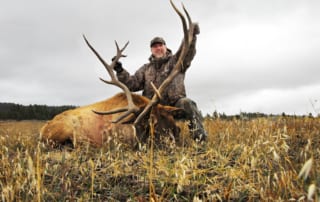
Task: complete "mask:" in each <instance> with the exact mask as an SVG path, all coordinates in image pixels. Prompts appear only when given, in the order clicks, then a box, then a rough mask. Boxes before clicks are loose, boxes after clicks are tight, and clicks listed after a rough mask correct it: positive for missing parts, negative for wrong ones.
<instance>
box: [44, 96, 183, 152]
mask: <svg viewBox="0 0 320 202" xmlns="http://www.w3.org/2000/svg"><path fill="white" fill-rule="evenodd" d="M132 99H133V102H134V104H135V105H136V106H137V107H138V108H141V110H142V109H143V108H144V107H145V106H146V105H147V104H148V103H149V102H150V100H149V99H147V98H145V97H143V96H140V95H136V94H132ZM126 105H127V98H126V96H125V94H123V93H119V94H117V95H115V96H113V97H111V98H109V99H107V100H104V101H101V102H97V103H94V104H91V105H88V106H83V107H79V108H76V109H72V110H68V111H65V112H63V113H61V114H58V115H57V116H55V117H54V119H52V120H51V121H49V122H47V123H46V124H45V125H44V126H43V127H42V129H41V131H40V136H41V139H42V140H45V141H46V140H48V141H50V142H53V143H58V144H64V143H66V142H72V144H73V145H77V144H78V143H83V142H88V143H90V144H92V145H94V146H98V147H100V146H103V145H108V144H115V143H121V144H124V145H128V146H130V147H135V146H137V144H138V143H139V142H145V141H146V140H147V138H148V136H149V121H148V119H143V120H142V121H141V122H140V123H139V124H137V125H136V126H134V125H133V122H134V120H135V116H134V115H133V114H132V115H130V116H127V117H126V118H125V119H123V120H122V123H114V122H113V120H114V119H115V118H116V117H118V115H115V114H110V115H100V114H97V113H94V112H93V111H92V110H98V111H110V110H112V109H116V108H123V107H124V106H126ZM150 113H151V114H150V116H153V117H155V121H154V122H155V124H154V125H155V135H156V136H157V137H159V136H160V135H167V136H169V137H175V140H178V139H179V138H178V136H179V128H178V127H177V126H176V124H175V121H174V118H173V115H175V113H180V110H179V109H177V108H174V107H170V106H162V105H157V106H156V107H154V109H153V110H152V111H151V112H150ZM146 117H148V116H146ZM163 129H165V131H164V130H163Z"/></svg>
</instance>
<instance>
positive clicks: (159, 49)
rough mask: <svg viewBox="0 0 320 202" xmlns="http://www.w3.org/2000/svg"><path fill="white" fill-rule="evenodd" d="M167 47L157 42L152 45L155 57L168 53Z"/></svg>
mask: <svg viewBox="0 0 320 202" xmlns="http://www.w3.org/2000/svg"><path fill="white" fill-rule="evenodd" d="M166 52H167V47H166V45H164V44H162V43H156V44H153V45H152V46H151V53H152V55H153V56H154V57H155V58H162V57H164V56H165V55H166Z"/></svg>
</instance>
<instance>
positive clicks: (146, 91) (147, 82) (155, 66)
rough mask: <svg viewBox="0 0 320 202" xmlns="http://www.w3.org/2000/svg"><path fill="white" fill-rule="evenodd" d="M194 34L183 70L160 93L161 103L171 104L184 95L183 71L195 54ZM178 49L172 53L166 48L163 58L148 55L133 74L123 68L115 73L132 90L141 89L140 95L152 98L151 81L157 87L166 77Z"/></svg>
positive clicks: (177, 56) (171, 67)
mask: <svg viewBox="0 0 320 202" xmlns="http://www.w3.org/2000/svg"><path fill="white" fill-rule="evenodd" d="M195 45H196V36H195V37H194V40H193V41H192V45H191V47H190V49H189V52H188V53H187V55H186V57H185V60H184V62H183V66H184V68H183V69H184V71H183V72H180V73H179V74H178V75H177V76H176V77H175V78H174V79H173V80H172V82H171V83H170V84H169V85H168V86H167V88H166V89H165V90H164V92H163V94H162V100H161V101H160V103H161V104H164V105H171V106H173V105H174V104H175V103H176V102H177V101H178V100H179V99H180V98H183V97H186V90H185V85H184V78H185V72H186V70H187V69H188V67H189V66H190V64H191V61H192V59H193V58H194V56H195V54H196V48H195ZM180 53H181V46H180V49H179V50H178V51H177V53H176V54H174V55H173V54H172V52H171V50H170V49H167V55H166V57H164V58H161V59H156V58H154V57H153V56H152V55H151V56H150V57H149V63H147V64H144V65H143V66H142V67H141V68H140V69H138V70H137V71H136V72H135V74H134V75H130V74H129V73H128V71H126V70H125V69H123V71H122V72H120V73H117V77H118V79H119V80H120V81H121V82H123V83H124V84H126V85H127V87H128V88H129V89H130V91H132V92H136V91H140V90H143V92H142V95H143V96H146V97H148V98H149V99H151V98H152V96H153V95H154V90H153V88H152V87H151V82H153V84H154V85H155V86H156V87H157V88H158V87H159V86H160V85H161V83H162V82H163V81H164V80H165V79H166V78H167V77H168V75H169V74H170V72H171V70H172V69H173V67H174V65H175V63H176V62H177V59H178V58H179V55H180Z"/></svg>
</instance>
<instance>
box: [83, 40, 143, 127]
mask: <svg viewBox="0 0 320 202" xmlns="http://www.w3.org/2000/svg"><path fill="white" fill-rule="evenodd" d="M83 38H84V40H85V42H86V44H87V45H88V46H89V48H90V49H91V50H92V52H93V53H94V54H95V55H96V56H97V58H98V59H99V60H100V62H101V63H102V64H103V66H104V67H105V69H106V70H107V72H108V73H109V75H110V77H111V81H106V80H104V79H102V78H100V80H101V81H103V82H105V83H107V84H112V85H115V86H118V87H120V88H121V89H122V90H123V91H124V93H125V95H126V97H127V100H128V106H127V107H125V108H120V109H115V110H111V111H106V112H98V111H95V110H93V112H95V113H97V114H100V115H108V114H115V113H119V112H125V113H124V114H122V115H121V116H119V117H118V118H117V119H116V120H114V121H112V122H113V123H117V122H119V121H121V120H122V119H124V118H125V117H127V116H129V114H131V113H136V112H138V111H139V108H138V107H137V106H136V105H135V104H134V103H133V99H132V95H131V92H130V90H129V89H128V87H127V86H126V85H125V84H123V83H121V82H120V81H119V80H118V79H117V77H116V76H115V74H114V72H113V68H114V66H115V65H116V63H117V62H118V60H119V59H120V57H126V56H125V55H123V54H122V52H123V51H124V49H125V48H126V47H127V45H128V44H129V41H128V42H127V43H126V44H125V45H124V47H123V48H122V49H120V48H119V46H118V43H117V42H116V41H115V44H116V47H117V55H116V56H115V58H114V60H113V61H112V63H111V65H108V64H107V63H106V62H105V61H104V60H103V58H102V57H101V56H100V55H99V53H98V52H97V51H96V50H95V49H94V48H93V47H92V46H91V44H90V43H89V41H88V40H87V38H86V37H85V35H83Z"/></svg>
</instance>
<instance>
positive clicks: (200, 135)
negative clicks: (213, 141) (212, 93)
mask: <svg viewBox="0 0 320 202" xmlns="http://www.w3.org/2000/svg"><path fill="white" fill-rule="evenodd" d="M175 107H178V108H182V109H184V111H185V116H184V117H181V118H183V119H185V120H189V121H190V122H189V125H188V126H189V130H190V135H191V136H192V138H193V139H194V140H199V141H203V140H206V138H207V132H206V131H205V130H204V127H203V125H202V121H203V117H202V115H201V113H200V111H199V110H198V107H197V104H196V103H195V102H194V101H193V100H191V99H189V98H181V99H179V100H178V101H177V102H176V104H175Z"/></svg>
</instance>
